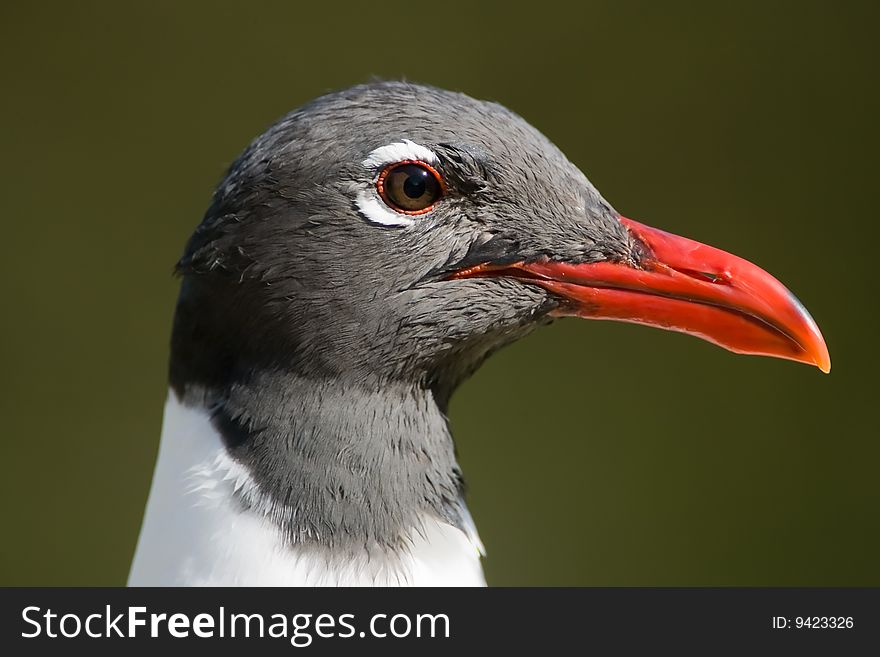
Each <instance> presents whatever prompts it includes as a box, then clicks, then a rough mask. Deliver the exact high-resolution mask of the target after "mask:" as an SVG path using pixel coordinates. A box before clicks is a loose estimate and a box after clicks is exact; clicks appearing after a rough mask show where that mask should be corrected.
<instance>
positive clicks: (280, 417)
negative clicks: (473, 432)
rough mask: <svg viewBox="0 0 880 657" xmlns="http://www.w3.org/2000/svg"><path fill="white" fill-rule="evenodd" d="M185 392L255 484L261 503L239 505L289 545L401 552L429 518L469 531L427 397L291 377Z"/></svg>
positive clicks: (458, 484) (452, 463)
mask: <svg viewBox="0 0 880 657" xmlns="http://www.w3.org/2000/svg"><path fill="white" fill-rule="evenodd" d="M185 390H186V393H185V395H184V401H185V403H188V404H197V405H205V406H206V407H207V408H209V409H210V410H211V412H212V416H213V422H214V424H215V426H216V427H217V429H218V430H219V431H220V433H221V435H222V436H223V438H224V440H225V442H226V447H227V449H228V451H229V453H230V454H231V455H232V457H233V458H234V459H236V460H237V461H238V462H239V463H241V464H242V465H244V466H245V467H246V468H247V469H248V470H249V471H250V474H251V476H252V477H253V479H254V481H255V482H256V483H257V485H258V489H259V493H258V494H259V495H260V499H241V500H240V501H241V502H242V503H243V504H244V505H246V506H249V507H251V508H253V509H260V510H261V512H262V513H266V514H267V516H268V517H269V518H270V519H271V520H272V521H273V522H274V523H276V524H277V525H278V526H279V527H280V528H281V530H282V531H283V533H284V535H286V536H287V537H288V538H289V540H290V541H291V542H292V543H296V544H302V545H312V546H315V547H319V546H320V547H329V548H333V549H335V550H339V549H352V550H360V549H362V548H364V547H366V548H368V549H371V548H374V547H379V548H383V549H391V550H396V549H398V548H400V547H401V545H402V541H404V540H405V539H404V537H405V536H406V535H407V534H411V532H412V530H413V528H414V527H418V526H419V523H420V520H421V519H422V518H423V517H424V515H425V514H429V515H433V516H435V517H437V518H439V519H441V520H444V521H446V522H449V523H450V524H452V525H454V526H458V527H460V528H464V524H465V521H464V519H463V518H464V516H465V514H466V513H467V512H466V511H465V510H464V505H463V501H462V489H463V484H462V478H461V471H460V469H459V467H458V465H457V463H456V459H455V450H454V445H453V441H452V437H451V435H450V433H449V429H448V426H447V421H446V417H445V416H444V414H443V413H442V412H441V410H440V408H439V407H438V405H437V403H436V402H435V399H434V396H433V394H432V392H431V391H430V390H425V389H422V388H419V387H417V386H414V385H404V384H383V385H382V386H381V387H379V386H377V387H376V388H374V389H371V390H366V389H364V388H362V387H358V386H355V385H353V384H346V383H343V382H340V381H337V380H335V379H334V380H330V379H328V380H309V379H307V378H304V377H301V376H298V375H295V374H291V373H285V374H278V373H272V374H262V375H258V376H257V377H255V378H254V379H253V380H251V381H249V382H248V383H247V384H240V383H237V384H232V385H230V386H229V387H228V388H227V389H225V390H223V391H222V392H220V393H217V392H205V390H204V389H201V390H196V389H194V388H193V387H191V386H185Z"/></svg>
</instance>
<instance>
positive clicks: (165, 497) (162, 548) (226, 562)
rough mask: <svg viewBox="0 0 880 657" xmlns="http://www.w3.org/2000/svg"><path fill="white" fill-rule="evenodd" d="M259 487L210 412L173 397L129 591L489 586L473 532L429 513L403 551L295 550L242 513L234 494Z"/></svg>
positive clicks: (267, 524)
mask: <svg viewBox="0 0 880 657" xmlns="http://www.w3.org/2000/svg"><path fill="white" fill-rule="evenodd" d="M255 486H256V484H255V483H254V482H253V480H252V479H251V478H250V476H249V474H248V473H247V471H246V470H245V469H244V468H243V467H242V466H241V465H239V464H238V463H237V462H236V461H234V460H233V459H232V458H231V457H230V456H229V454H228V452H227V450H226V448H225V447H224V445H223V441H222V439H221V437H220V435H219V434H218V432H217V431H216V430H215V429H214V427H213V425H212V424H211V421H210V417H209V415H208V413H207V411H205V410H204V409H201V408H191V407H187V406H184V405H183V404H181V403H180V402H179V401H178V399H177V396H176V395H175V394H174V392H173V391H169V393H168V400H167V402H166V404H165V418H164V422H163V425H162V438H161V442H160V445H159V457H158V461H157V464H156V470H155V472H154V474H153V484H152V487H151V489H150V497H149V500H148V502H147V509H146V514H145V516H144V522H143V526H142V528H141V534H140V538H139V540H138V545H137V550H136V552H135V557H134V562H133V563H132V567H131V573H130V574H129V579H128V584H129V586H321V585H327V586H389V585H390V586H395V585H411V586H485V583H486V582H485V579H484V577H483V571H482V568H481V566H480V554H481V552H482V546H481V545H480V544H479V539H478V538H477V536H476V532H475V531H472V532H469V535H466V534H465V533H464V532H462V531H461V530H460V529H458V528H456V527H453V526H452V525H449V524H447V523H445V522H442V521H440V520H438V519H436V518H433V517H427V516H426V517H424V518H423V520H422V524H421V526H420V527H413V528H412V530H411V531H410V532H409V535H408V536H406V539H407V543H408V544H409V545H410V547H409V549H408V550H407V551H406V552H404V553H400V554H394V555H387V554H380V555H376V554H368V553H367V552H366V551H364V554H363V555H362V556H361V557H349V558H347V559H346V560H344V561H342V560H340V559H337V558H334V557H333V556H332V555H329V554H324V553H320V552H316V551H314V550H306V549H304V548H302V547H297V546H291V545H289V544H288V543H287V542H286V541H285V540H284V539H283V538H282V536H281V534H280V532H279V531H278V530H277V529H276V527H275V526H274V525H273V524H272V523H270V522H269V521H268V520H266V519H265V518H264V517H263V516H262V515H260V514H259V513H257V512H255V511H253V510H248V509H244V508H242V506H241V504H240V503H239V502H238V501H237V500H236V497H235V496H234V492H235V491H236V490H238V489H240V488H242V487H245V490H247V488H248V487H255Z"/></svg>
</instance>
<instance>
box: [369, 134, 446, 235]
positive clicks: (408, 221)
mask: <svg viewBox="0 0 880 657" xmlns="http://www.w3.org/2000/svg"><path fill="white" fill-rule="evenodd" d="M404 160H413V161H418V162H424V163H426V164H430V165H431V166H436V165H437V164H438V163H439V159H438V158H437V154H436V153H434V151H432V150H431V149H430V148H428V147H426V146H422V145H421V144H417V143H416V142H414V141H411V140H409V139H404V140H403V141H398V142H394V143H392V144H386V145H385V146H380V147H379V148H376V149H374V150H372V151H370V153H369V154H368V155H367V157H366V159H364V161H363V162H361V164H363V166H364V167H365V168H366V169H369V170H370V171H371V172H372V173H373V177H372V180H371V184H370V185H369V186H366V187H361V188H360V190H359V191H358V193H357V196H356V197H355V203H356V205H357V208H358V211H360V213H361V215H362V216H363V217H364V219H366V220H367V221H369V222H370V223H372V224H377V225H379V226H396V227H402V226H404V227H405V226H412V225H413V224H414V223H415V219H414V217H412V216H410V215H406V214H402V213H400V212H395V211H394V210H392V209H391V208H389V207H388V206H387V205H386V204H385V202H384V201H383V200H382V199H381V198H380V197H379V193H378V192H377V191H376V185H375V183H376V181H377V180H378V178H379V174H380V173H381V172H382V170H383V169H384V168H385V167H386V166H388V165H389V164H394V163H395V162H402V161H404Z"/></svg>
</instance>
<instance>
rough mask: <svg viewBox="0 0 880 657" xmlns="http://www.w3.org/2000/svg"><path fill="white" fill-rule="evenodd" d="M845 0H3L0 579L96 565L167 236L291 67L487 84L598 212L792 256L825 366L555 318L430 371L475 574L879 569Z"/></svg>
mask: <svg viewBox="0 0 880 657" xmlns="http://www.w3.org/2000/svg"><path fill="white" fill-rule="evenodd" d="M877 6H878V5H877V3H873V2H863V3H859V2H825V3H816V2H772V3H768V2H737V3H703V2H671V3H669V2H666V3H654V2H642V3H632V2H619V1H607V2H579V3H574V2H572V3H570V4H557V3H553V2H541V3H519V4H516V3H503V4H502V3H499V4H497V5H491V4H489V3H485V4H483V3H481V4H477V3H463V4H453V3H451V2H447V1H444V2H435V3H428V2H422V3H413V2H409V3H399V4H398V3H393V2H389V3H378V4H377V3H359V4H358V5H353V6H346V5H344V4H340V3H295V2H273V3H269V2H262V3H261V2H254V3H223V4H218V3H179V2H151V3H137V4H135V3H125V4H123V3H116V2H100V3H96V2H78V3H62V2H56V3H53V4H44V3H4V5H3V8H2V9H0V75H2V80H0V84H2V86H0V89H2V102H0V123H2V137H0V139H2V159H0V173H2V175H0V181H2V190H3V194H2V219H0V221H2V226H3V235H4V236H5V237H4V249H3V254H2V258H0V263H2V264H0V266H2V276H0V281H2V282H0V286H2V298H3V313H2V323H0V350H2V352H0V355H2V362H3V376H2V378H0V404H2V417H3V422H2V426H3V429H2V432H3V440H2V449H3V457H4V458H3V461H4V474H3V476H2V478H0V486H2V496H0V505H2V509H0V511H2V522H3V533H2V540H0V584H6V585H10V584H44V585H45V584H123V583H124V581H125V578H126V575H127V571H128V566H129V562H130V559H131V555H132V553H133V550H134V545H135V540H136V536H137V532H138V528H139V525H140V521H141V514H142V510H143V505H144V503H145V500H146V496H147V491H148V487H149V482H150V475H151V472H152V468H153V459H154V457H155V454H156V449H157V446H158V437H159V428H160V424H161V419H162V418H161V413H162V405H163V401H164V398H165V394H166V378H165V377H166V359H167V355H168V336H169V327H170V321H171V315H172V311H173V307H174V302H175V297H176V294H177V285H178V284H177V281H176V280H175V279H173V278H172V276H171V270H172V266H173V264H174V262H175V261H176V260H177V258H178V256H179V255H180V253H181V250H182V247H183V243H184V241H185V240H186V238H187V237H188V235H189V233H190V232H191V231H192V229H193V228H194V226H195V225H196V224H197V223H198V221H199V220H200V218H201V215H202V213H203V211H204V210H205V208H206V207H207V204H208V201H209V197H210V194H211V191H212V187H213V185H214V184H215V183H216V182H217V181H218V180H219V178H220V176H221V175H222V173H223V171H224V169H225V167H226V166H227V165H228V164H229V163H230V162H231V160H232V159H233V158H234V157H235V156H236V154H237V153H238V152H239V151H240V150H241V149H242V148H243V147H244V146H245V144H246V143H247V142H248V141H249V140H250V139H251V138H252V137H254V136H255V135H256V134H258V133H259V132H261V131H262V130H263V129H264V128H265V127H266V126H267V125H268V124H270V123H271V122H273V121H274V120H275V119H276V118H277V117H279V116H280V115H282V114H283V113H285V112H286V111H288V110H290V109H292V108H294V107H296V106H298V105H300V104H301V103H303V102H305V101H307V100H309V99H311V98H313V97H314V96H316V95H319V94H321V93H324V92H327V91H330V90H335V89H339V88H342V87H346V86H348V85H351V84H354V83H358V82H363V81H367V80H369V79H371V78H372V77H374V76H378V77H382V78H400V77H405V78H407V79H410V80H414V81H420V82H427V83H431V84H435V85H438V86H442V87H447V88H451V89H456V90H461V91H464V92H467V93H469V94H471V95H474V96H477V97H480V98H487V99H493V100H497V101H500V102H502V103H504V104H505V105H507V106H509V107H510V108H512V109H514V110H515V111H517V112H518V113H520V114H522V115H523V116H525V117H526V118H527V119H528V120H529V121H531V122H532V123H533V124H534V125H536V126H537V127H538V128H539V129H541V130H543V131H544V132H545V133H546V134H547V135H548V136H549V137H550V138H551V139H552V140H553V141H555V142H556V143H557V144H558V145H559V146H560V147H561V148H562V149H563V150H564V151H565V152H566V153H567V154H568V155H569V157H570V158H571V159H572V160H573V161H574V162H575V163H576V164H578V165H579V166H580V167H581V168H582V169H583V170H584V171H585V172H586V173H587V175H588V176H589V177H590V178H591V180H592V181H593V182H594V183H595V184H596V185H597V187H598V188H599V189H600V190H601V191H602V192H603V194H604V195H605V196H606V198H608V200H609V201H610V202H611V203H612V204H613V205H614V206H615V207H616V208H617V209H618V210H619V211H621V212H622V213H624V214H626V215H628V216H631V217H635V218H638V219H641V220H643V221H645V222H647V223H650V224H652V225H655V226H659V227H663V228H666V229H668V230H671V231H674V232H678V233H682V234H685V235H688V236H691V237H695V238H697V239H700V240H704V241H707V242H709V243H711V244H715V245H717V246H720V247H722V248H725V249H727V250H730V251H733V252H735V253H737V254H739V255H742V256H744V257H746V258H749V259H751V260H753V261H755V262H757V263H759V264H761V265H762V266H764V267H765V268H767V269H768V270H770V271H771V272H773V273H774V274H776V275H777V276H778V277H779V278H780V279H782V281H783V282H785V283H786V284H787V285H788V286H789V287H790V288H791V289H792V290H794V291H795V292H796V293H797V294H798V296H799V297H800V298H801V300H802V301H803V302H804V303H805V305H806V306H807V307H808V308H809V309H810V311H811V312H812V313H813V315H814V316H815V318H816V319H817V321H818V323H819V325H820V326H821V327H822V329H823V332H824V333H825V336H826V338H827V341H828V344H829V347H830V350H831V354H832V359H833V361H834V371H833V372H832V374H831V375H830V376H823V375H821V374H820V373H819V371H818V370H816V369H811V368H808V367H806V366H803V365H796V364H793V363H789V362H784V361H776V360H770V359H760V358H745V357H740V356H733V355H731V354H728V353H726V352H724V351H722V350H720V349H718V348H716V347H713V346H711V345H709V344H706V343H703V342H701V341H698V340H695V339H693V338H689V337H685V336H682V335H677V334H671V333H665V332H661V331H656V330H651V329H647V328H643V327H636V326H630V325H625V324H613V323H606V322H584V321H577V320H565V321H561V322H557V323H556V324H555V325H553V326H552V327H549V328H546V329H543V330H541V331H538V332H537V333H535V334H533V335H532V336H531V337H530V338H528V339H526V340H524V341H522V342H521V343H518V344H516V345H514V346H513V347H511V348H508V349H507V350H505V351H504V352H502V353H501V354H499V355H497V356H496V357H494V358H493V359H492V360H490V362H489V363H488V364H487V365H486V366H485V367H484V368H483V369H482V370H481V371H480V372H479V373H478V374H477V375H476V376H475V377H474V378H473V379H472V380H471V381H469V382H468V383H467V384H466V385H465V386H464V387H463V388H462V389H461V390H460V391H459V393H458V395H457V396H456V398H455V399H454V401H453V407H452V422H453V426H454V430H455V432H456V437H457V441H458V447H459V452H460V456H461V461H462V465H463V467H464V470H465V473H466V475H467V477H468V480H469V482H470V487H471V488H470V496H469V501H470V506H471V510H472V512H473V515H474V517H475V519H476V521H477V525H478V527H479V528H480V532H481V534H482V537H483V540H484V542H485V543H486V545H487V548H488V552H489V556H488V558H487V559H486V561H485V567H486V571H487V576H488V579H489V582H490V583H491V584H496V585H507V584H524V585H534V584H556V585H568V584H584V585H854V584H873V585H878V584H880V563H878V555H880V510H878V502H880V492H878V487H880V484H878V459H880V441H878V430H877V407H876V406H875V405H874V404H876V403H877V402H876V400H877V384H876V376H877V370H878V365H880V361H878V356H877V340H878V335H880V327H878V312H877V311H878V302H880V296H878V291H880V290H878V276H877V274H876V269H877V265H876V262H875V260H876V252H877V236H878V232H877V211H876V202H877V201H876V194H875V190H876V189H877V184H876V179H875V176H876V175H877V165H876V163H877V153H878V146H880V144H878V129H877V120H878V115H880V114H878V110H880V107H878V83H877V66H878V63H880V58H878V54H880V52H878V46H877V43H878V40H877V38H876V26H877V24H878V23H877V20H878V11H877Z"/></svg>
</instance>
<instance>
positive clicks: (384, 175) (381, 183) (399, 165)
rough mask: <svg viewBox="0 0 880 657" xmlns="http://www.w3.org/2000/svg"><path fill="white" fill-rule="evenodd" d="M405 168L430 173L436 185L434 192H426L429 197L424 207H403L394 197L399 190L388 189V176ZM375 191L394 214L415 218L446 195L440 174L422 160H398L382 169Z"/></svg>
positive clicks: (431, 207)
mask: <svg viewBox="0 0 880 657" xmlns="http://www.w3.org/2000/svg"><path fill="white" fill-rule="evenodd" d="M405 167H418V169H421V170H422V171H426V172H428V173H430V174H431V176H432V177H433V183H434V184H435V185H436V188H435V189H434V190H427V191H428V193H429V195H428V197H426V199H427V200H428V201H429V202H428V204H427V205H426V206H425V207H418V208H413V209H408V208H406V207H403V203H401V201H400V199H399V198H395V196H396V195H399V190H397V191H395V192H392V191H391V190H390V189H389V185H388V176H389V174H391V173H393V172H395V171H397V170H399V169H403V168H405ZM376 190H377V191H378V192H379V196H380V197H381V199H382V200H383V201H384V202H385V205H387V206H388V207H389V208H391V209H392V210H394V211H395V212H399V213H400V214H405V215H409V216H415V215H420V214H425V213H427V212H430V211H431V210H433V209H434V206H435V205H436V204H437V201H439V200H440V199H441V198H443V195H444V194H445V193H446V184H445V183H444V182H443V176H441V175H440V172H439V171H437V169H435V168H434V167H432V166H431V165H430V164H428V163H427V162H423V161H422V160H400V161H399V162H394V163H392V164H389V165H387V166H386V167H385V168H384V169H382V172H381V173H380V174H379V177H378V179H377V180H376ZM432 191H433V192H434V193H433V194H431V193H430V192H432ZM414 202H415V203H418V202H420V201H419V199H416V200H415V201H414Z"/></svg>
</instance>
